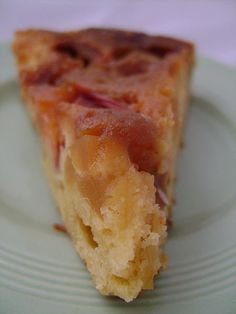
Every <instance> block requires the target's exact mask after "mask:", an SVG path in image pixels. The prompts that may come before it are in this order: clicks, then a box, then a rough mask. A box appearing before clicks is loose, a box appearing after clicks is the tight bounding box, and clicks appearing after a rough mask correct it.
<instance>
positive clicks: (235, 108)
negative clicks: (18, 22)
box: [0, 44, 236, 314]
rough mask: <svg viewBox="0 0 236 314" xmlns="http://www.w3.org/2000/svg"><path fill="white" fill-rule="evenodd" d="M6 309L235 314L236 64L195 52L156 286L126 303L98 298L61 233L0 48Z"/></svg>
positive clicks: (0, 267)
mask: <svg viewBox="0 0 236 314" xmlns="http://www.w3.org/2000/svg"><path fill="white" fill-rule="evenodd" d="M0 69H1V70H0V147H1V149H0V313H1V314H14V313H17V314H21V313H22V314H28V313H30V314H39V313H40V314H41V313H50V314H54V313H57V314H66V313H71V314H72V313H80V314H82V313H91V314H93V313H96V314H99V313H103V314H106V313H116V314H118V313H135V314H139V313H145V314H149V313H158V314H167V313H168V314H171V313H176V312H178V313H181V314H187V313H188V314H189V313H192V314H194V313H214V314H218V313H219V314H222V313H224V314H225V313H228V314H234V313H236V189H235V186H236V103H235V101H236V100H235V99H236V71H235V70H234V69H231V68H229V67H226V66H224V65H221V64H218V63H216V62H213V61H210V60H208V59H201V58H200V59H199V60H198V64H197V66H196V71H195V76H194V81H193V93H192V94H193V96H192V100H191V106H190V110H189V116H188V121H187V125H186V129H185V148H184V149H183V150H182V152H181V154H180V158H179V164H178V180H177V187H176V196H177V205H176V207H175V209H174V225H173V227H172V229H171V232H170V237H169V241H168V243H167V245H166V250H167V252H168V255H169V257H170V266H169V269H168V270H167V271H166V272H163V274H161V276H160V277H159V278H157V280H156V288H155V289H154V290H153V291H149V292H145V293H144V294H143V295H142V296H141V297H140V298H138V299H137V300H136V301H134V302H132V303H130V304H126V303H125V302H123V301H121V300H119V299H117V298H106V297H102V296H101V295H100V294H99V293H98V292H97V291H96V290H95V288H94V287H93V285H92V283H91V280H90V276H89V274H88V272H87V271H86V269H85V267H84V265H83V263H82V262H81V261H80V259H79V257H78V256H77V255H76V253H75V251H74V249H73V248H72V244H71V241H70V240H69V239H68V237H67V236H66V235H64V234H60V233H58V232H56V231H55V230H53V228H52V225H53V224H54V223H60V217H59V215H58V213H57V211H56V208H55V204H54V202H53V200H52V199H51V195H50V192H49V190H48V187H47V182H46V180H45V178H44V174H43V171H42V167H41V152H40V147H39V142H38V139H37V136H36V134H35V132H34V130H33V128H32V125H31V122H30V120H29V118H28V114H27V112H26V110H25V108H24V106H23V105H22V104H21V101H20V96H19V89H18V86H17V76H16V69H15V65H14V59H13V57H12V54H11V51H10V46H9V45H7V44H5V45H1V46H0Z"/></svg>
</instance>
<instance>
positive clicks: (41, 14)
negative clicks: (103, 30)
mask: <svg viewBox="0 0 236 314" xmlns="http://www.w3.org/2000/svg"><path fill="white" fill-rule="evenodd" d="M90 26H100V27H101V26H106V27H120V28H129V29H134V30H141V31H144V32H150V33H161V34H167V35H172V36H177V37H181V38H185V39H187V40H191V41H193V42H194V43H196V46H197V51H198V53H199V54H200V55H203V56H207V57H210V58H212V59H215V60H218V61H221V62H223V63H226V64H229V65H233V66H236V0H198V1H197V0H176V1H175V0H165V1H164V0H163V1H161V0H145V1H144V0H129V1H128V0H97V1H96V0H86V1H81V0H79V1H76V0H67V1H66V0H57V1H52V0H38V1H33V0H31V1H30V0H25V1H20V0H14V1H13V0H0V41H1V42H2V41H10V40H12V38H13V34H14V32H15V30H16V29H24V28H29V27H34V28H49V29H56V30H67V29H77V28H81V27H90Z"/></svg>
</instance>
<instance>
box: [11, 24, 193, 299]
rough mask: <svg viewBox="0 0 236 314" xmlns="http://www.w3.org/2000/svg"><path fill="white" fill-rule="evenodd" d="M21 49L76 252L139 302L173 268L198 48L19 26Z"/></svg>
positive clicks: (26, 93) (105, 287)
mask: <svg viewBox="0 0 236 314" xmlns="http://www.w3.org/2000/svg"><path fill="white" fill-rule="evenodd" d="M13 49H14V52H15V55H16V59H17V64H18V69H19V77H20V86H21V92H22V96H23V98H24V100H25V102H26V105H27V108H28V111H29V113H30V115H31V117H32V120H33V122H34V124H35V126H36V128H37V130H38V133H39V135H40V138H41V142H42V146H43V152H44V164H45V169H46V173H47V177H48V180H49V184H50V187H51V190H52V193H53V195H54V198H55V201H56V203H57V205H58V208H59V210H60V213H61V215H62V219H63V221H64V224H65V226H66V229H67V231H68V233H69V235H70V236H71V239H72V241H73V243H74V246H75V249H76V251H77V252H78V253H79V255H80V257H81V258H82V260H84V261H85V264H86V266H87V268H88V270H89V271H90V273H91V275H92V278H93V281H94V284H95V286H96V288H97V289H98V290H99V291H100V292H101V293H102V294H104V295H115V296H119V297H120V298H122V299H124V300H126V301H131V300H133V299H134V298H135V297H137V295H138V294H139V293H140V291H141V290H142V289H152V288H153V280H154V276H155V275H156V274H157V273H158V272H160V271H161V270H162V269H163V268H165V266H166V257H165V254H164V253H163V244H164V242H165V240H166V236H167V219H169V218H170V215H171V207H172V199H173V195H172V193H173V182H174V178H175V163H176V157H177V152H178V148H179V144H180V138H181V131H182V127H183V122H184V118H185V113H186V109H187V103H188V97H189V78H190V73H191V68H192V65H193V61H194V60H193V59H194V49H193V46H192V45H191V44H189V43H186V42H183V41H180V40H176V39H172V38H166V37H160V36H147V35H145V34H140V33H133V32H127V31H119V30H106V29H85V30H81V31H77V32H68V33H56V32H50V31H43V30H27V31H21V32H17V33H16V37H15V41H14V45H13ZM55 249H58V248H55Z"/></svg>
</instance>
